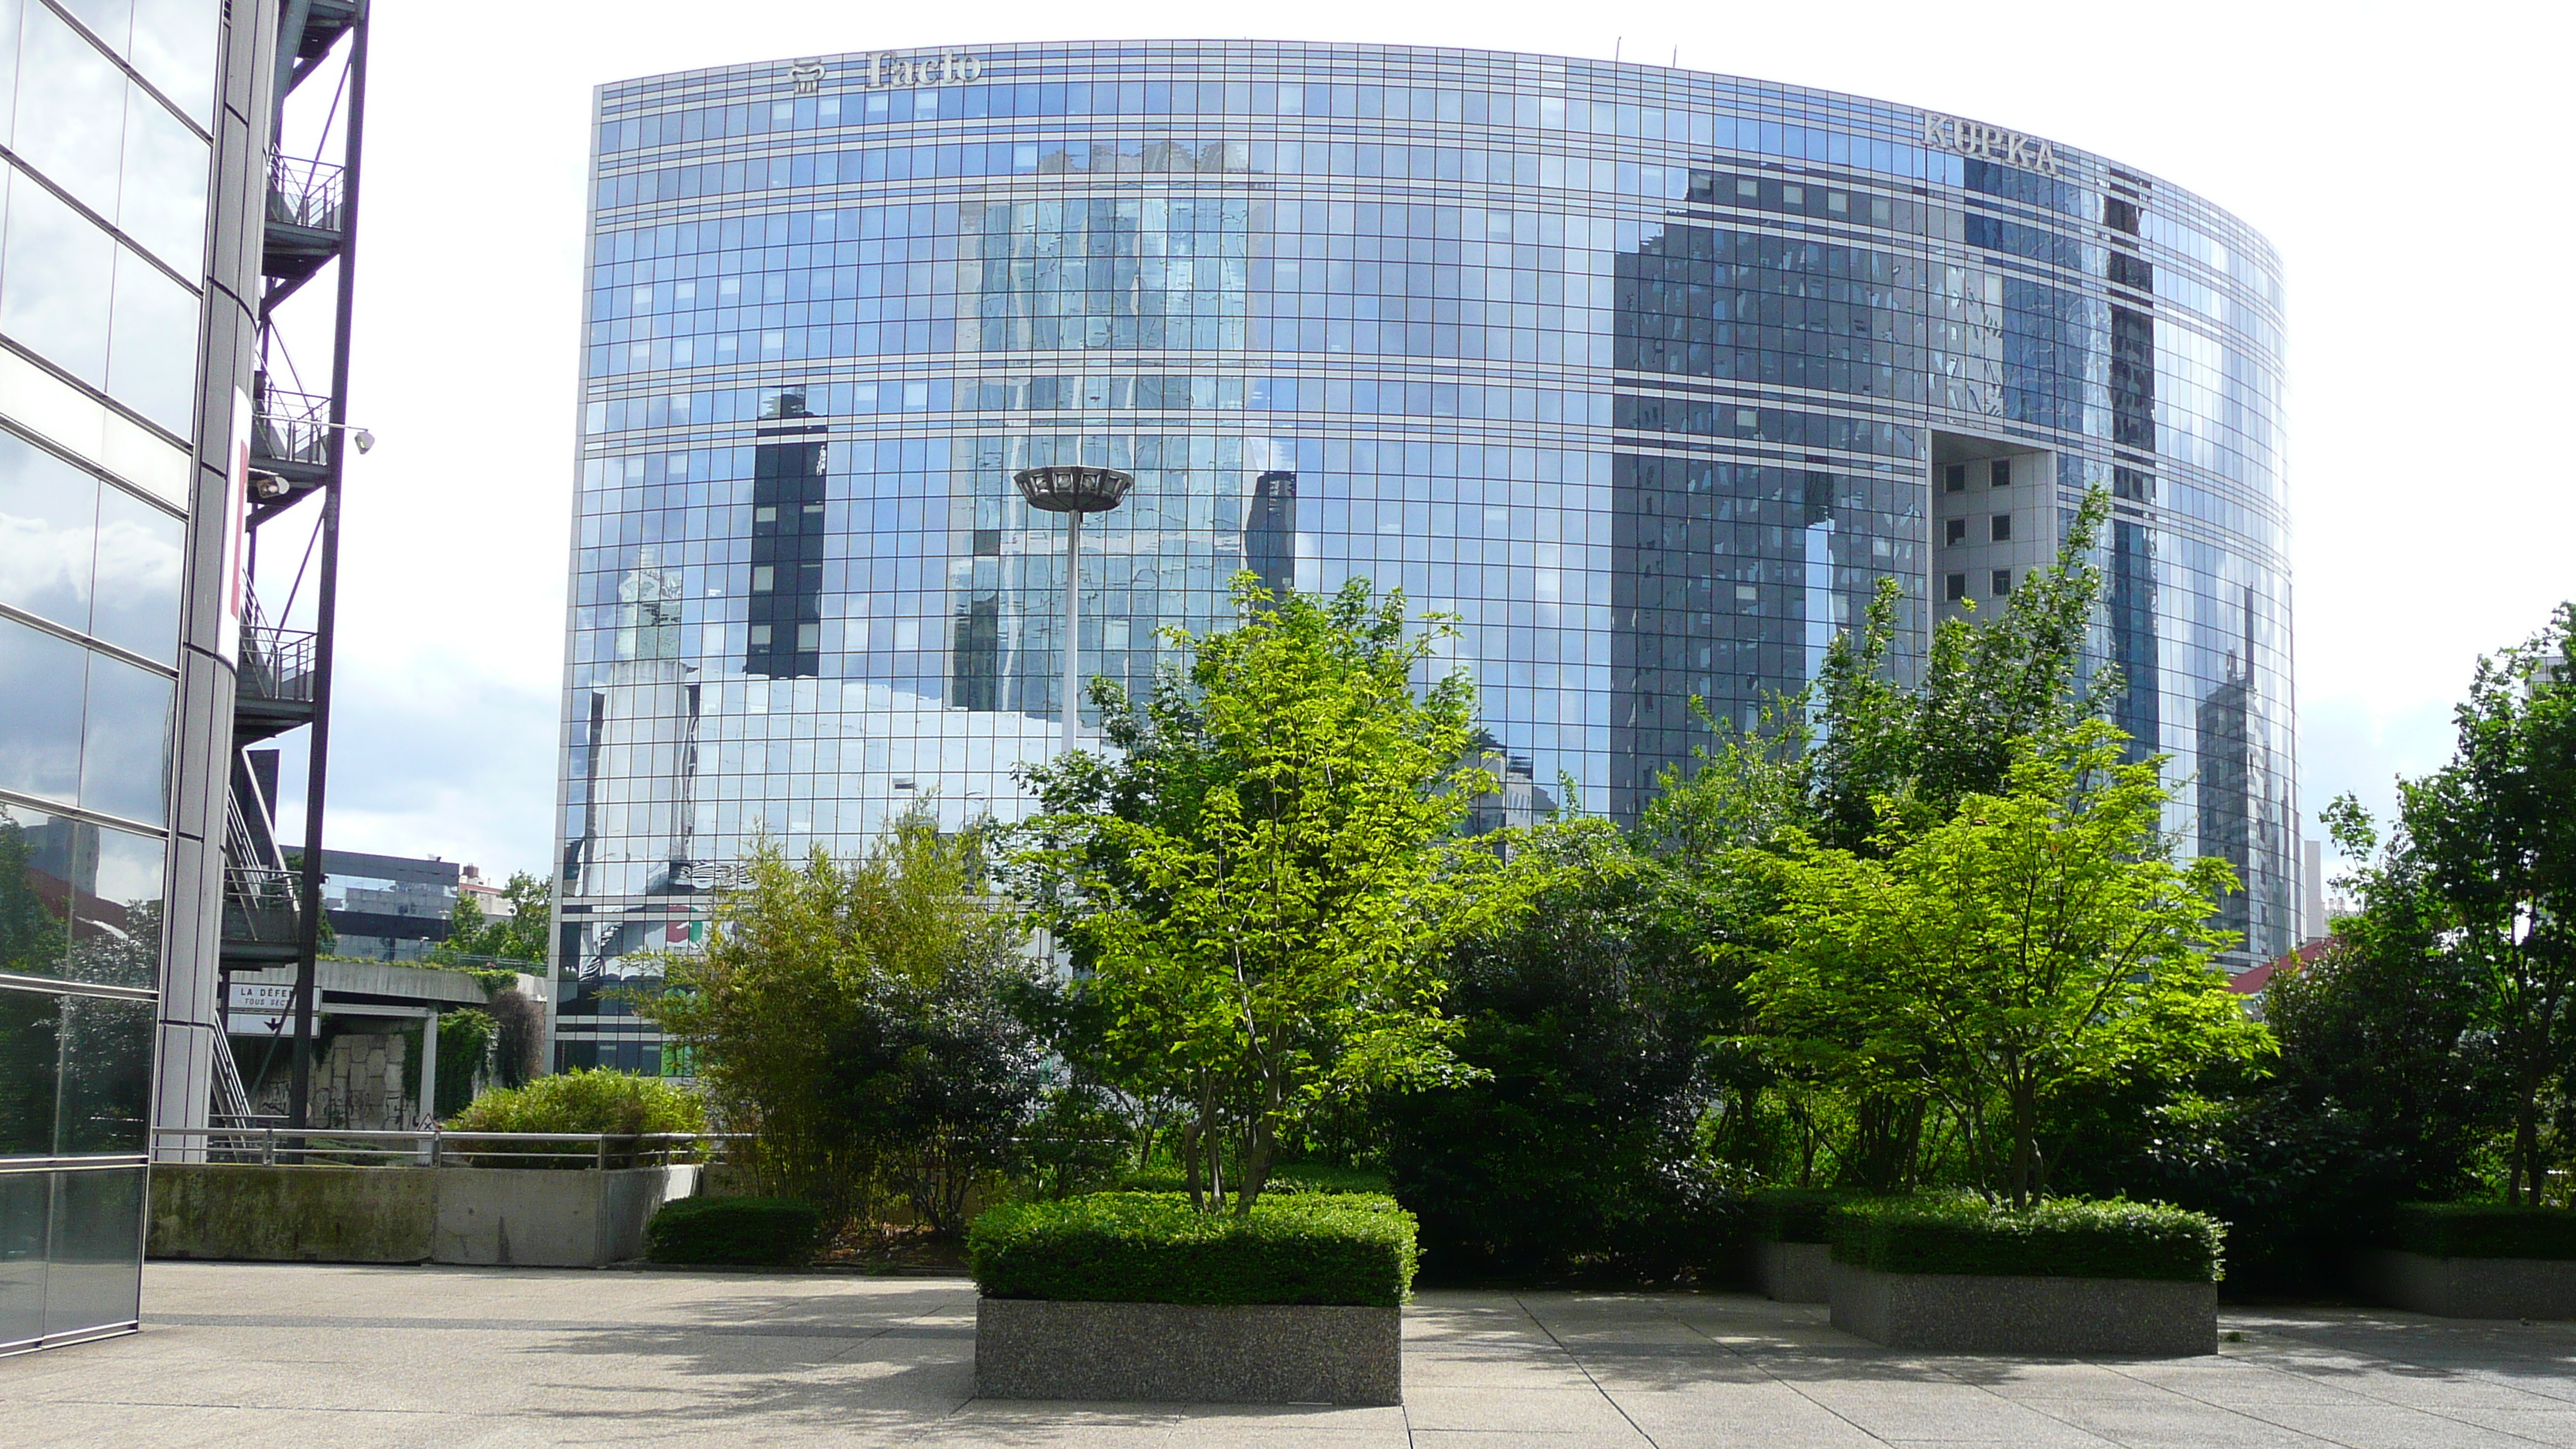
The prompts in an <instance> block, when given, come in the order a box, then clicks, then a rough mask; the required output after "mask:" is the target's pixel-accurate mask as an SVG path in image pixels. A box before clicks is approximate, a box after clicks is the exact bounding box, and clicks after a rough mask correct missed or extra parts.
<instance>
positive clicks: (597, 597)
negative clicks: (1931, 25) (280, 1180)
mask: <svg viewBox="0 0 2576 1449" xmlns="http://www.w3.org/2000/svg"><path fill="white" fill-rule="evenodd" d="M595 182H596V191H595V199H594V208H593V213H592V216H593V234H592V250H591V262H590V292H589V312H588V321H587V324H586V326H587V333H586V341H587V346H588V353H587V359H588V360H587V367H586V372H585V384H584V397H583V404H582V406H583V412H582V418H581V463H580V469H581V475H580V502H579V525H578V537H577V540H576V543H575V558H574V570H575V572H574V598H573V602H572V611H571V613H572V618H571V625H572V640H571V645H572V647H571V656H570V663H569V673H568V688H567V696H566V716H565V730H566V734H565V739H566V756H565V786H564V800H563V814H562V822H561V830H562V847H563V856H562V860H561V870H562V873H563V874H562V888H563V896H564V906H563V917H562V930H561V931H560V932H559V933H558V934H559V937H560V939H559V942H558V949H559V960H558V968H559V971H560V973H561V976H560V979H561V981H562V982H563V986H564V994H563V999H562V1002H561V1013H560V1017H559V1022H558V1043H559V1053H558V1055H559V1060H561V1061H562V1062H564V1063H565V1064H567V1065H587V1064H590V1063H592V1062H598V1063H601V1064H612V1063H613V1064H618V1065H625V1066H630V1067H639V1066H640V1067H650V1066H652V1065H655V1064H657V1063H658V1062H659V1055H658V1052H657V1051H656V1050H655V1048H654V1047H653V1045H652V1041H651V1038H650V1035H649V1033H645V1032H642V1031H641V1030H639V1029H637V1028H635V1027H634V1025H633V1023H632V1022H631V1019H630V1018H625V1017H623V1016H621V1015H620V1014H619V1013H620V1010H621V1008H620V1007H619V1005H618V1004H617V1000H616V998H615V997H614V996H613V995H606V994H603V991H604V988H606V987H609V986H613V985H614V984H615V983H616V982H617V981H618V980H620V979H622V978H623V977H624V976H625V975H626V974H627V973H628V972H629V971H631V970H635V969H639V968H641V965H642V963H640V962H636V961H634V960H633V959H632V958H634V957H636V956H637V955H638V953H641V952H646V951H651V950H657V949H669V948H672V947H675V946H684V945H685V943H687V942H689V941H691V940H694V939H701V938H702V937H703V907H704V901H705V895H704V893H705V892H706V891H707V890H708V889H709V888H711V887H714V886H718V885H721V884H722V883H723V881H724V880H725V879H726V877H727V875H728V873H729V871H730V868H731V867H730V863H731V862H733V861H735V860H737V859H738V858H739V856H740V854H741V852H742V851H743V849H744V846H745V843H746V842H747V841H748V840H749V839H751V838H752V837H753V836H754V835H755V833H758V832H766V833H767V834H768V835H769V836H771V837H773V838H775V839H778V840H780V841H781V842H783V843H786V844H788V845H790V846H791V847H801V846H803V845H805V844H807V843H809V842H816V843H823V844H827V845H830V846H833V847H835V848H839V849H851V848H855V847H856V846H857V845H859V844H860V843H861V842H862V841H863V840H864V839H865V838H866V837H867V835H868V834H869V833H870V832H871V831H872V830H874V829H875V828H877V827H878V826H879V825H880V824H881V823H882V821H883V820H884V818H885V817H886V816H887V814H888V813H889V812H890V811H892V810H895V809H898V808H900V807H902V806H904V805H905V804H907V803H909V802H913V801H918V800H933V801H935V802H936V805H937V808H938V809H939V811H940V812H941V813H942V815H943V816H946V817H948V818H951V819H963V818H965V817H967V816H969V815H973V814H977V813H981V812H985V811H992V812H995V813H997V814H1001V815H1004V816H1008V815H1010V814H1012V813H1013V812H1014V811H1015V810H1016V809H1017V808H1018V807H1019V800H1020V797H1019V795H1018V792H1017V791H1016V789H1015V786H1014V784H1013V781H1012V778H1011V770H1012V767H1013V766H1014V765H1016V764H1018V763H1020V762H1022V761H1025V760H1029V759H1033V758H1043V757H1044V756H1046V755H1048V754H1049V753H1051V752H1053V751H1054V750H1055V749H1056V748H1057V747H1058V734H1059V729H1058V726H1057V724H1056V718H1057V712H1058V698H1059V697H1058V693H1057V691H1058V690H1059V689H1060V688H1061V687H1062V686H1061V683H1060V680H1061V678H1062V655H1061V653H1060V652H1059V651H1061V650H1062V649H1064V648H1065V647H1066V645H1067V642H1068V641H1067V640H1066V639H1065V638H1064V637H1063V633H1062V620H1063V602H1062V601H1063V590H1064V577H1063V568H1064V563H1063V559H1064V546H1063V525H1062V523H1061V522H1060V521H1059V520H1058V519H1056V518H1055V517H1054V516H1052V515H1047V514H1039V513H1033V512H1031V511H1030V510H1029V509H1027V508H1026V506H1025V505H1024V504H1022V503H1021V502H1020V501H1019V499H1018V497H1017V496H1016V494H1015V493H1014V491H1013V489H1012V485H1011V474H1012V473H1013V471H1014V470H1016V469H1019V468H1022V467H1025V466H1028V465H1031V464H1036V463H1047V462H1059V461H1061V462H1077V461H1078V462H1090V463H1105V464H1109V465H1113V466H1116V467H1119V468H1123V469H1129V470H1132V471H1133V472H1134V473H1135V475H1136V477H1137V484H1136V489H1135V493H1134V495H1133V496H1132V497H1131V498H1130V499H1129V501H1128V502H1127V504H1126V505H1125V506H1124V507H1123V508H1121V509H1120V510H1119V511H1117V512H1115V513H1111V514H1107V515H1105V516H1098V517H1095V518H1093V519H1092V520H1090V522H1089V525H1088V526H1087V527H1086V528H1085V529H1084V539H1085V555H1084V560H1083V563H1082V589H1083V607H1082V610H1081V621H1082V622H1081V638H1080V640H1079V641H1078V643H1079V647H1080V648H1081V649H1082V651H1083V661H1084V670H1085V672H1086V673H1092V672H1098V673H1105V674H1108V675H1111V676H1114V677H1118V678H1122V679H1126V680H1128V681H1131V683H1132V682H1135V681H1141V680H1142V679H1144V678H1145V677H1147V676H1148V675H1149V674H1150V671H1151V670H1152V668H1153V665H1154V661H1155V657H1156V654H1155V651H1156V634H1155V631H1156V629H1157V628H1158V627H1161V626H1166V625H1178V626H1180V627H1182V628H1186V629H1191V630H1202V629H1206V628H1209V627H1212V626H1216V625H1219V624H1221V623H1222V622H1223V621H1224V619H1225V618H1226V610H1225V590H1226V585H1227V581H1228V579H1229V577H1230V576H1231V575H1233V574H1234V573H1236V572H1237V571H1238V570H1241V569H1245V568H1251V569H1253V570H1256V571H1258V572H1259V573H1261V574H1262V575H1263V576H1264V577H1265V578H1267V579H1269V580H1271V581H1273V582H1274V583H1276V584H1280V585H1287V584H1294V585H1295V586H1296V587H1298V588H1302V589H1330V588H1333V587H1335V586H1337V585H1338V584H1340V583H1341V582H1342V581H1343V580H1345V579H1347V578H1350V577H1353V576H1365V577H1368V578H1370V579H1373V580H1375V581H1377V582H1378V583H1379V584H1380V585H1382V586H1392V585H1401V586H1402V587H1403V588H1404V590H1405V591H1406V593H1407V595H1408V597H1409V598H1410V599H1411V600H1412V601H1413V602H1414V603H1415V604H1416V605H1418V606H1419V607H1422V608H1427V609H1440V610H1446V611H1449V612H1452V613H1455V614H1456V615H1458V616H1459V617H1460V619H1461V620H1462V621H1463V625H1464V632H1463V637H1462V640H1461V642H1460V645H1459V657H1458V659H1457V661H1456V662H1457V663H1458V664H1459V665H1461V666H1463V667H1465V668H1467V669H1470V670H1472V671H1473V673H1474V676H1475V678H1476V680H1477V681H1478V684H1479V686H1480V688H1481V691H1482V699H1483V709H1484V717H1485V723H1486V727H1487V729H1488V730H1489V731H1490V733H1491V734H1492V735H1493V737H1494V739H1495V740H1496V742H1497V744H1498V749H1499V753H1500V754H1501V755H1502V756H1504V757H1505V758H1506V759H1508V761H1509V770H1508V774H1509V775H1510V777H1511V779H1510V781H1509V782H1508V788H1507V789H1506V791H1505V792H1504V796H1503V797H1502V798H1503V799H1504V802H1505V810H1504V813H1505V814H1509V813H1512V812H1513V811H1518V810H1528V809H1536V808H1544V807H1546V806H1549V805H1551V804H1557V803H1564V802H1560V801H1557V800H1556V799H1555V798H1554V797H1556V796H1558V795H1559V794H1561V792H1562V789H1563V786H1562V785H1561V783H1560V782H1561V781H1571V782H1572V783H1573V784H1574V786H1575V787H1576V789H1577V791H1578V799H1577V800H1576V801H1575V802H1573V803H1576V804H1579V805H1580V807H1581V808H1584V809H1587V810H1597V811H1607V812H1609V813H1611V814H1614V815H1618V816H1623V817H1624V816H1629V815H1632V814H1633V813H1634V812H1635V811H1636V810H1637V808H1638V807H1639V805H1640V804H1641V803H1642V801H1643V800H1644V799H1645V797H1646V795H1647V794H1648V792H1649V791H1650V789H1651V787H1652V783H1653V780H1654V777H1655V774H1656V771H1657V770H1658V769H1660V768H1661V767H1663V766H1664V765H1666V764H1668V763H1671V762H1674V761H1676V760H1679V759H1681V758H1683V757H1685V756H1686V754H1687V752H1688V749H1689V747H1690V745H1691V743H1692V740H1693V738H1694V734H1695V729H1696V726H1695V725H1694V722H1693V721H1692V719H1691V716H1690V713H1689V708H1688V701H1689V700H1690V698H1691V697H1692V696H1693V695H1698V696H1701V697H1703V698H1705V699H1706V700H1708V701H1709V702H1710V703H1711V705H1712V706H1713V707H1714V708H1715V709H1717V710H1719V711H1721V712H1737V713H1740V712H1744V711H1749V710H1752V709H1754V708H1756V707H1757V706H1758V704H1759V703H1760V702H1761V701H1762V700H1763V699H1764V698H1765V697H1767V696H1768V695H1770V694H1772V693H1774V692H1783V691H1794V690H1796V689H1797V688H1799V687H1800V686H1801V685H1803V684H1804V683H1805V682H1806V681H1807V679H1808V678H1809V676H1810V674H1811V672H1812V671H1813V670H1814V669H1815V667H1816V664H1817V661H1818V659H1819V657H1820V656H1821V654H1822V652H1823V650H1824V647H1825V644H1826V641H1827V640H1828V639H1829V638H1830V637H1831V635H1832V633H1833V632H1834V631H1835V630H1837V629H1839V628H1841V627H1842V626H1843V625H1845V624H1846V623H1847V622H1849V621H1850V619H1851V618H1852V616H1853V614H1854V612H1855V610H1857V609H1858V608H1859V607H1860V605H1861V604H1862V602H1863V601H1864V600H1865V599H1866V598H1867V596H1868V595H1869V593H1870V591H1871V589H1872V588H1873V586H1874V584H1875V581H1876V580H1878V579H1879V578H1881V577H1893V578H1895V579H1897V580H1899V581H1900V582H1901V584H1902V585H1903V588H1904V590H1905V595H1906V598H1907V600H1908V602H1909V609H1908V625H1909V628H1910V629H1912V630H1913V631H1915V645H1914V647H1915V648H1916V649H1917V650H1918V651H1919V647H1920V638H1921V635H1922V632H1923V631H1925V630H1927V629H1928V627H1929V625H1930V623H1931V621H1933V620H1934V619H1937V618H1939V617H1942V616H1944V615H1945V614H1946V613H1948V612H1951V611H1955V610H1958V609H1961V608H1963V607H1966V606H1968V605H1970V604H1974V605H1976V606H1978V607H1980V608H1989V609H1990V608H1992V607H1993V601H1994V600H1995V598H1996V597H1997V596H1999V595H2002V594H2005V593H2008V592H2009V591H2010V589H2011V587H2012V586H2013V583H2014V582H2015V580H2017V579H2018V578H2020V577H2021V576H2022V575H2023V574H2024V573H2025V572H2026V571H2027V570H2029V569H2031V568H2033V567H2036V566H2038V565H2040V564H2041V563H2043V562H2044V561H2046V560H2047V559H2048V558H2049V557H2050V556H2051V555H2052V553H2053V551H2054V549H2055V547H2056V542H2057V539H2058V536H2059V534H2060V531H2061V530H2062V529H2063V527H2064V526H2065V520H2066V518H2067V517H2068V515H2069V513H2070V511H2071V509H2072V506H2073V502H2074V500H2076V499H2077V498H2078V497H2080V496H2081V494H2082V493H2083V492H2084V491H2085V490H2087V489H2091V488H2100V489H2101V490H2103V491H2104V492H2106V493H2108V494H2109V495H2111V497H2112V499H2113V509H2114V514H2115V516H2114V518H2113V520H2112V522H2111V524H2110V526H2109V528H2108V529H2107V530H2106V532H2105V535H2104V537H2103V539H2102V549H2101V552H2102V561H2103V565H2104V568H2105V570H2106V572H2107V574H2108V577H2109V579H2110V589H2109V599H2108V607H2107V609H2106V611H2105V616H2104V625H2103V628H2102V630H2101V635H2100V641H2099V643H2100V648H2099V651H2098V653H2099V657H2100V660H2101V662H2102V663H2103V664H2105V665H2116V666H2117V668H2118V669H2119V670H2120V672H2121V678H2122V679H2123V680H2124V681H2125V685H2124V690H2125V692H2124V693H2123V694H2122V695H2121V696H2120V699H2119V703H2118V706H2117V715H2118V721H2119V723H2120V724H2122V725H2123V726H2124V727H2125V728H2127V729H2128V730H2129V731H2130V732H2131V733H2132V734H2133V735H2134V736H2135V737H2137V738H2138V739H2140V740H2141V741H2147V742H2152V745H2153V747H2155V748H2157V749H2161V750H2163V751H2165V752H2168V753H2170V754H2171V755H2172V756H2173V757H2174V760H2175V769H2176V773H2177V774H2178V775H2181V776H2185V777H2188V779H2189V781H2190V783H2189V784H2188V786H2187V787H2186V790H2185V794H2184V796H2183V800H2182V802H2181V804H2180V805H2179V806H2178V807H2177V812H2176V817H2175V819H2174V821H2173V822H2172V823H2173V825H2174V827H2175V828H2176V829H2177V830H2178V831H2180V832H2181V833H2182V834H2183V836H2184V839H2185V843H2186V845H2187V846H2196V847H2197V848H2198V849H2199V850H2200V851H2202V852H2205V853H2208V854H2214V855H2220V856H2224V857H2226V858H2228V859H2230V860H2232V861H2234V862H2235V863H2236V865H2237V867H2238V869H2239V870H2240V872H2241V873H2242V875H2243V878H2244V880H2245V883H2246V890H2245V891H2244V892H2243V893H2242V894H2241V895H2240V896H2238V897H2236V898H2235V899H2233V900H2231V901H2230V902H2229V903H2228V905H2227V907H2226V909H2227V912H2228V914H2229V917H2230V924H2231V925H2234V926H2236V927H2238V928H2240V929H2242V930H2244V931H2245V932H2246V933H2247V936H2248V942H2247V948H2246V954H2248V955H2250V956H2263V955H2268V954H2270V953H2272V952H2276V951H2279V950H2282V949H2286V948H2287V947H2288V946H2290V945H2292V944H2294V942H2293V940H2292V932H2293V916H2294V903H2295V902H2296V901H2297V899H2298V893H2297V891H2296V890H2295V888H2294V886H2295V882H2294V873H2295V870H2296V864H2295V855H2296V852H2295V849H2294V845H2295V836H2296V825H2295V821H2296V817H2295V815H2294V813H2293V812H2294V806H2295V799H2296V791H2295V770H2294V762H2293V755H2292V750H2293V734H2294V728H2293V726H2294V716H2293V703H2292V696H2291V687H2290V658H2291V650H2290V595H2289V580H2288V573H2287V565H2286V561H2285V539H2284V529H2285V520H2284V514H2283V488H2282V473H2281V457H2280V437H2279V431H2278V430H2279V426H2280V424H2279V400H2280V395H2281V357H2282V336H2281V286H2280V279H2279V273H2278V266H2277V263H2276V260H2275V258H2274V256H2273V253H2272V250H2271V248H2270V247H2269V246H2268V245H2267V244H2266V243H2265V241H2264V240H2263V239H2262V238H2261V237H2260V236H2258V235H2256V234H2255V233H2253V232H2252V231H2250V230H2249V229H2247V228H2246V227H2245V226H2244V225H2243V224H2242V223H2240V222H2238V221H2236V220H2235V219H2234V218H2232V217H2230V216H2228V215H2227V214H2226V213H2224V212H2222V211H2219V210H2218V209H2216V208H2215V207H2213V206H2211V205H2210V204H2209V203H2207V202H2205V201H2203V200H2202V199H2200V198H2199V197H2197V196H2194V195H2192V194H2191V193H2189V192H2186V191H2182V190H2180V189H2178V188H2176V187H2174V186H2171V185H2169V184H2167V183H2165V182H2163V181H2161V180H2158V179H2156V178H2154V177H2151V176H2147V175H2144V174H2142V173H2140V172H2137V171H2134V170H2130V169H2127V168H2123V167H2121V166H2120V165H2118V164H2117V163H2114V162H2112V161H2109V160H2106V159H2104V158H2102V157H2099V156H2095V155H2092V154H2089V153H2087V152H2084V151H2080V150H2077V149H2074V148H2072V147H2070V146H2067V145H2065V144H2063V143H2060V142H2057V141H2055V140H2054V139H2043V138H2039V137H2035V136H2027V135H2022V134H2017V133H2014V132H2011V131H2008V130H2006V129H2003V128H2001V127H1997V126H1993V125H1989V124H1985V123H1982V122H1977V121H1973V120H1968V119H1964V118H1960V117H1955V116H1948V115H1941V114H1935V113H1927V112H1924V111H1920V110H1917V109H1915V108H1913V107H1910V106H1903V105H1896V104H1891V103H1887V102H1881V101H1872V100H1865V99H1861V98H1858V97H1853V96H1844V95H1835V94H1830V93H1825V92H1819V91H1809V90H1800V89H1796V88H1792V87H1786V86H1778V85H1771V84H1766V83H1762V82H1758V81H1749V80H1739V79H1733V78H1729V77H1725V76H1716V75H1706V74H1700V73H1696V72H1690V71H1682V70H1672V69H1665V68H1662V67H1657V66H1648V65H1633V64H1615V63H1611V62H1605V61H1596V60H1579V59H1565V58H1557V57H1549V56H1535V55H1516V54H1507V53H1498V52H1490V51H1473V50H1448V49H1417V48H1406V47H1397V46H1362V45H1306V44H1285V43H1259V42H1247V41H1183V42H1169V43H1128V42H1119V43H1103V44H1092V45H1079V44H1077V45H1029V46H1016V47H994V48H985V49H956V50H929V51H904V52H885V53H875V54H857V55H839V56H826V57H819V58H793V59H787V60H781V61H779V62H776V63H774V64H766V65H755V66H738V67H731V68H725V69H717V70H706V71H696V72H691V73H688V74H683V75H671V76H660V77H653V78H649V79H643V80H636V81H630V82H624V83H620V84H616V85H611V86H607V87H605V88H603V89H602V90H601V91H600V92H599V96H598V132H597V170H596V177H595ZM663 1065H664V1068H665V1069H666V1070H676V1069H679V1067H680V1066H682V1065H684V1064H663Z"/></svg>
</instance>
